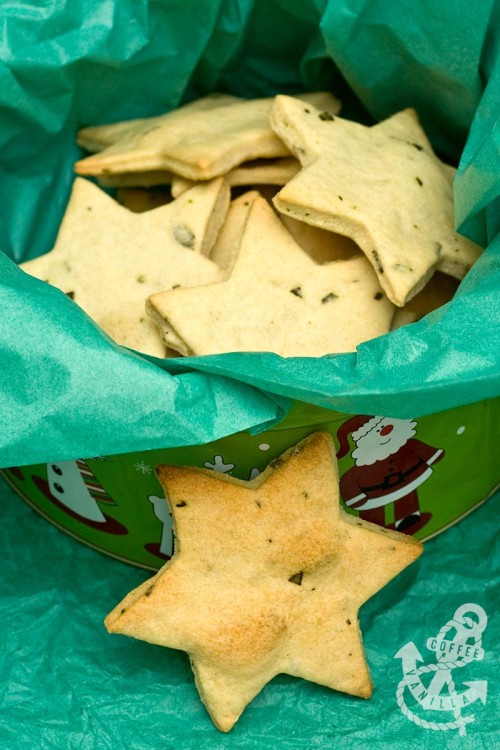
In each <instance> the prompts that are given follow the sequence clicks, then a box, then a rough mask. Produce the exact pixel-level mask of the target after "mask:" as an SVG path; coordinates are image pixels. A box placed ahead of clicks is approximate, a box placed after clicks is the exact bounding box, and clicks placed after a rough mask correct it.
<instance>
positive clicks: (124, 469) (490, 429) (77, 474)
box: [3, 399, 500, 570]
mask: <svg viewBox="0 0 500 750" xmlns="http://www.w3.org/2000/svg"><path fill="white" fill-rule="evenodd" d="M499 417H500V399H495V400H490V401H481V402H478V403H475V404H471V405H468V406H463V407H460V408H456V409H451V410H449V411H444V412H441V413H439V414H433V415H430V416H426V417H422V418H420V419H417V420H413V421H411V420H390V419H385V420H383V418H382V417H379V418H373V417H371V416H370V415H361V416H360V415H350V416H349V415H346V414H341V413H339V412H333V411H329V410H326V409H320V408H318V407H313V406H311V405H309V404H305V403H296V404H295V405H294V407H293V408H292V409H291V411H290V412H289V414H288V415H287V416H286V417H285V419H284V420H283V421H282V422H281V423H280V424H279V425H277V426H275V427H273V428H272V429H270V430H268V431H266V432H262V433H259V434H257V435H255V434H253V435H252V434H250V433H248V432H240V433H237V434H234V435H230V436H229V437H225V438H222V439H220V440H217V441H214V442H211V443H207V444H205V445H198V446H192V447H188V448H186V447H183V448H170V449H165V450H153V451H146V452H138V453H127V454H122V455H113V456H99V457H94V458H88V459H86V460H81V461H65V462H60V463H57V462H55V463H53V464H41V465H36V466H23V467H22V468H15V467H14V468H9V469H5V470H4V471H3V474H4V476H5V478H6V479H7V481H8V482H9V483H10V484H11V485H12V487H13V488H14V489H15V490H16V491H17V492H18V493H19V495H21V497H23V498H24V499H25V500H26V501H27V502H28V503H29V504H30V505H31V506H32V507H33V508H35V509H36V510H37V511H38V512H39V513H41V514H42V515H43V516H44V517H45V518H47V519H48V520H49V521H50V522H51V523H53V524H55V525H56V526H58V527H59V528H61V529H62V530H64V531H65V532H67V533H68V534H71V535H72V536H74V537H75V538H77V539H79V540H80V541H82V542H84V543H85V544H88V545H90V546H92V547H94V548H95V549H97V550H100V551H101V552H104V553H106V554H108V555H111V556H113V557H116V558H119V559H121V560H124V561H126V562H129V563H132V564H134V565H138V566H141V567H143V568H147V569H153V570H154V569H157V568H159V567H160V566H161V565H162V564H163V563H164V562H165V561H166V560H167V559H169V557H170V556H171V555H172V552H173V536H172V526H171V516H170V513H169V508H168V504H167V503H166V501H165V498H164V496H163V492H162V488H161V486H160V484H159V482H158V480H157V478H156V475H155V467H156V466H157V465H158V464H160V463H171V464H177V465H189V466H196V467H205V468H208V469H212V470H214V471H219V472H222V473H226V474H230V475H232V476H234V477H238V478H240V479H244V480H249V479H251V478H253V477H255V476H257V475H258V473H259V472H261V471H262V470H263V469H264V468H265V467H266V466H267V464H268V463H269V462H270V461H271V460H272V459H273V458H275V457H276V456H279V455H280V454H281V453H283V452H284V451H285V450H286V449H287V448H289V447H291V446H292V445H294V444H296V443H297V442H298V441H300V440H301V439H302V438H304V437H306V436H307V435H309V434H310V433H311V432H315V431H316V430H327V431H328V432H329V433H330V434H331V435H332V436H333V438H334V441H335V444H336V447H337V449H339V448H340V449H341V450H340V453H339V456H340V457H339V474H340V476H341V490H342V492H343V500H345V501H347V502H349V501H351V500H352V499H353V496H354V495H356V494H357V495H358V496H359V495H361V496H362V495H363V494H364V495H367V496H368V499H366V498H365V499H363V498H362V499H361V500H359V499H358V501H357V502H354V505H351V507H347V506H346V509H347V510H349V511H350V512H353V513H356V514H359V515H361V517H364V518H366V519H367V520H371V521H374V522H376V523H379V524H380V525H384V526H387V527H391V528H394V527H395V526H396V527H397V528H399V530H402V531H404V532H405V533H407V534H412V535H414V536H415V537H416V538H418V539H421V540H425V539H429V538H430V537H432V536H435V535H436V534H438V533H440V532H442V531H443V530H445V529H446V528H448V527H449V526H450V525H451V524H453V523H455V522H456V521H458V520H459V519H461V518H462V517H463V516H465V515H466V514H468V513H469V512H470V511H472V510H473V509H474V508H476V507H477V506H478V505H480V504H481V503H482V502H484V500H485V499H487V498H488V497H489V495H490V494H491V493H492V492H493V491H494V489H495V488H496V487H497V486H498V482H499V479H500V476H499V474H500V472H499V468H498V462H497V461H496V460H495V439H494V435H495V426H496V424H498V419H499ZM368 433H369V434H370V437H369V440H368V443H370V445H365V443H367V441H366V440H365V441H364V442H363V438H366V434H368ZM396 433H397V434H398V435H399V438H398V440H397V441H396V442H393V443H392V445H391V447H390V449H389V450H390V453H389V454H388V456H385V457H384V455H383V454H384V451H385V452H387V451H386V450H385V449H384V448H383V447H382V448H381V447H380V445H379V443H391V440H394V439H395V435H396ZM382 438H383V439H382ZM356 441H357V442H356ZM377 441H378V443H377ZM375 443H377V446H378V447H377V446H375V448H374V444H375ZM361 448H363V450H364V458H363V451H362V450H361ZM367 451H368V452H367ZM377 451H378V452H377ZM342 453H344V455H342ZM360 464H361V465H360ZM389 464H390V467H391V468H390V471H389V470H387V469H386V467H387V466H389ZM347 472H350V474H349V478H346V475H347ZM371 477H375V479H371ZM356 487H357V489H354V490H353V488H356ZM346 488H347V489H346ZM367 488H368V489H367ZM370 497H371V500H370ZM215 501H216V498H214V502H215ZM367 506H371V507H367Z"/></svg>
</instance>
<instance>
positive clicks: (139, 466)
mask: <svg viewBox="0 0 500 750" xmlns="http://www.w3.org/2000/svg"><path fill="white" fill-rule="evenodd" d="M134 469H135V470H136V471H140V472H141V474H151V472H152V471H153V469H152V468H151V466H148V464H145V463H144V461H136V462H135V464H134Z"/></svg>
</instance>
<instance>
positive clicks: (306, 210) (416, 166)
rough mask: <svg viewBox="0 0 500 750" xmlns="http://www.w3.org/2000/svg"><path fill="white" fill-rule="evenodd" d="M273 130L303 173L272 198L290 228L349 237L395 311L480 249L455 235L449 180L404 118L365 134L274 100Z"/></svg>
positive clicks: (286, 100) (406, 114)
mask: <svg viewBox="0 0 500 750" xmlns="http://www.w3.org/2000/svg"><path fill="white" fill-rule="evenodd" d="M270 121H271V125H272V127H273V128H274V130H275V132H276V133H277V135H279V137H280V138H281V139H282V140H283V141H284V142H285V143H286V145H287V146H288V148H289V149H290V151H291V152H292V153H293V154H295V156H296V157H297V158H298V159H299V160H300V162H301V164H302V170H301V171H300V172H299V173H298V174H297V175H296V176H295V177H294V178H292V179H291V180H290V182H288V183H287V184H286V185H285V187H284V188H283V189H282V190H281V191H280V192H279V193H278V195H277V196H276V198H275V205H276V207H277V208H278V209H279V210H280V211H282V212H284V213H287V214H288V215H290V216H293V217H294V218H296V219H300V220H302V221H305V222H307V223H309V224H314V225H316V226H320V227H323V228H325V229H329V230H331V231H333V232H338V233H339V234H345V235H347V236H348V237H351V238H352V239H353V240H354V241H355V242H356V243H357V244H358V245H359V246H360V247H361V249H362V250H363V251H364V252H365V254H366V256H367V258H368V259H369V260H370V262H371V263H372V265H373V268H374V269H375V271H376V273H377V275H378V278H379V281H380V284H381V286H382V287H383V289H384V291H385V292H386V294H387V296H388V297H389V299H390V300H392V302H394V304H396V305H398V306H400V307H401V306H403V305H404V304H405V302H406V301H407V300H409V299H411V297H413V296H414V295H415V294H417V293H418V292H419V291H420V289H422V287H423V286H424V285H425V283H426V282H427V280H428V279H429V278H430V276H432V274H433V273H434V270H435V269H436V268H440V270H443V271H445V272H446V273H450V272H451V273H453V275H456V276H460V275H462V276H463V275H464V273H465V272H466V271H467V270H468V268H470V266H471V265H472V263H473V262H474V261H475V260H476V259H477V257H478V255H479V254H480V252H481V249H480V248H479V247H478V246H477V245H475V244H474V243H472V242H470V241H469V240H467V239H466V238H465V237H462V236H461V235H459V234H457V233H456V232H455V229H454V216H453V195H452V180H453V170H451V169H450V168H449V167H447V166H446V165H444V164H442V163H441V162H440V161H439V159H438V158H437V157H436V156H435V154H434V153H433V151H432V148H431V145H430V143H429V141H428V139H427V137H426V135H425V133H424V131H423V130H422V128H421V127H420V125H419V124H418V121H417V118H416V115H415V113H414V111H413V110H404V111H403V112H399V113H398V114H396V115H394V116H393V117H391V118H389V119H388V120H385V121H384V122H381V123H380V124H378V125H375V126H373V127H365V126H363V125H360V124H358V123H355V122H351V121H348V120H344V119H342V118H340V117H332V116H331V115H330V114H329V113H323V112H320V111H319V110H317V109H315V108H314V107H313V106H308V105H307V104H304V102H300V101H299V100H297V99H294V98H291V97H288V96H278V97H276V99H275V103H274V106H273V109H272V112H271V118H270Z"/></svg>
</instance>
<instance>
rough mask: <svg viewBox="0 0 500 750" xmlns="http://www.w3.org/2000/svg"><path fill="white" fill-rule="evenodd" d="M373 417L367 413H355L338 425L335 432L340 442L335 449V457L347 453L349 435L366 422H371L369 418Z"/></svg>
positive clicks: (340, 456)
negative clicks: (336, 449)
mask: <svg viewBox="0 0 500 750" xmlns="http://www.w3.org/2000/svg"><path fill="white" fill-rule="evenodd" d="M374 418H375V417H373V416H370V415H367V414H357V415H356V416H355V417H351V418H350V419H348V420H346V421H345V422H344V423H343V424H341V425H340V427H339V429H338V432H337V438H338V441H339V444H340V445H339V449H338V451H337V458H343V457H344V456H345V455H346V454H347V453H349V447H350V446H349V440H348V437H349V435H352V434H353V433H356V432H358V430H361V428H362V427H363V426H364V425H366V423H367V422H371V420H372V419H374ZM379 419H382V417H379Z"/></svg>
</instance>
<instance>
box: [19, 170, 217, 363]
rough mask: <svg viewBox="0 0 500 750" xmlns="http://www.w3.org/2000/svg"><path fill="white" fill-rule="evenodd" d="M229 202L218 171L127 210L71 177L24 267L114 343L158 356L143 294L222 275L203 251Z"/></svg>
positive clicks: (157, 341)
mask: <svg viewBox="0 0 500 750" xmlns="http://www.w3.org/2000/svg"><path fill="white" fill-rule="evenodd" d="M228 205H229V189H228V187H227V185H226V184H225V183H224V180H223V179H222V178H220V179H218V180H214V181H213V182H211V183H207V184H206V185H203V186H200V187H195V188H192V189H191V190H189V191H187V192H186V193H184V194H183V195H181V196H180V197H179V198H177V200H175V201H173V202H172V203H169V204H168V205H165V206H160V207H159V208H156V209H153V210H151V211H147V212H145V213H134V212H132V211H129V210H128V209H127V208H124V207H123V206H121V205H120V204H119V203H117V202H116V201H115V200H113V198H111V197H110V196H109V195H107V194H106V193H105V192H104V191H103V190H101V189H100V188H98V187H97V186H96V185H94V184H93V183H91V182H89V181H88V180H84V179H81V178H78V179H77V180H75V183H74V187H73V191H72V194H71V197H70V201H69V203H68V206H67V209H66V213H65V215H64V218H63V221H62V224H61V227H60V229H59V233H58V235H57V238H56V243H55V246H54V248H53V249H52V250H51V251H50V252H49V253H46V254H45V255H42V256H40V257H38V258H35V259H34V260H30V261H27V262H26V263H24V264H22V266H21V268H23V270H24V271H26V272H27V273H29V274H31V275H32V276H36V277H37V278H39V279H42V280H43V281H47V282H48V283H49V284H52V285H53V286H56V287H58V288H59V289H61V290H62V291H63V292H66V293H67V294H70V295H71V297H72V298H73V300H74V301H75V302H76V303H77V304H78V305H79V306H80V307H82V308H83V309H84V310H85V312H87V313H88V315H89V316H90V317H91V318H92V319H93V320H94V321H95V322H96V323H98V324H99V325H100V326H101V328H103V329H104V331H106V333H108V334H109V336H111V338H113V339H114V340H115V341H116V342H117V343H119V344H122V345H123V346H128V347H130V348H132V349H137V350H138V351H141V352H145V353H147V354H153V355H155V356H158V357H163V356H164V354H165V345H164V344H163V342H162V339H161V337H160V335H159V333H158V329H157V327H156V326H155V325H154V324H153V322H152V320H151V318H150V317H149V316H148V315H147V314H146V311H145V301H146V298H147V296H148V295H150V294H153V293H154V292H158V291H161V290H164V289H171V288H172V287H176V286H183V285H186V286H187V285H190V284H192V285H198V284H210V283H212V282H215V281H218V280H219V279H221V278H222V275H223V274H222V271H221V269H220V268H219V267H218V266H217V265H216V264H215V263H214V262H213V261H211V260H209V258H207V257H205V254H207V255H208V254H209V253H210V251H211V249H212V245H213V243H214V241H215V238H216V235H217V233H218V230H219V228H220V225H221V223H222V221H223V219H224V216H225V214H226V211H227V207H228Z"/></svg>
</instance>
